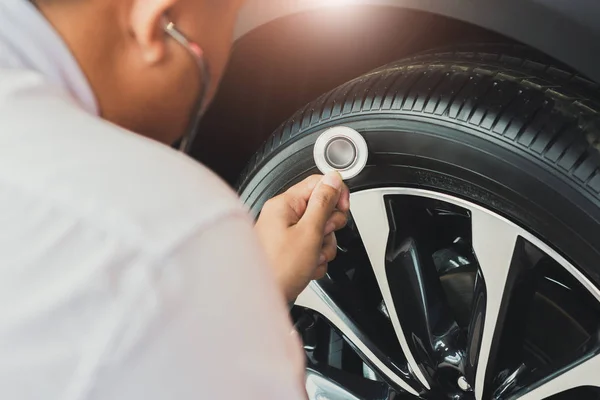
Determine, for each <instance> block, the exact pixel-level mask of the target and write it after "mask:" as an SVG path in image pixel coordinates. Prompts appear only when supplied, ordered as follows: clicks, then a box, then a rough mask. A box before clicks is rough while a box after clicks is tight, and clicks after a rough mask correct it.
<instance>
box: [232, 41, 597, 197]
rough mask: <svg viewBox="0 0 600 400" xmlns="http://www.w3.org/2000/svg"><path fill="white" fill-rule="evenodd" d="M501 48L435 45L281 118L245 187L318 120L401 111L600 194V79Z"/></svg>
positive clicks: (525, 52)
mask: <svg viewBox="0 0 600 400" xmlns="http://www.w3.org/2000/svg"><path fill="white" fill-rule="evenodd" d="M500 49H501V50H502V51H503V52H500V53H497V51H498V49H496V48H494V47H493V46H492V48H491V49H490V48H489V47H486V46H483V47H478V48H476V50H470V51H466V50H465V51H463V50H461V49H458V50H455V51H445V52H440V51H437V52H436V51H432V52H427V53H424V54H419V55H416V56H413V57H410V58H407V59H404V60H401V61H398V62H395V63H392V64H389V65H386V66H383V67H381V68H378V69H376V70H374V71H372V72H370V73H368V74H366V75H364V76H362V77H360V78H357V79H354V80H352V81H350V82H347V83H345V84H343V85H341V86H339V87H338V88H336V89H334V90H332V91H330V92H329V93H327V94H324V95H323V96H321V97H319V98H318V99H317V100H315V101H313V102H311V103H309V104H307V105H306V106H305V107H304V108H302V109H300V110H299V111H298V112H297V113H296V114H295V115H294V116H292V117H291V118H290V119H289V120H288V121H285V122H284V123H283V124H281V126H280V127H279V128H278V129H277V130H276V131H275V133H274V134H273V136H272V137H271V138H270V139H269V140H268V141H267V142H266V143H265V145H264V146H263V147H262V148H261V149H260V150H259V151H258V152H257V154H256V155H255V156H254V157H252V159H251V160H250V163H249V164H248V166H247V167H246V169H245V170H244V172H243V173H242V176H241V177H240V180H239V181H238V185H237V187H238V188H243V187H244V186H245V185H246V184H247V182H248V181H249V179H250V178H251V177H252V176H253V175H254V174H255V172H256V171H257V170H258V169H260V168H261V167H262V165H263V164H264V163H265V162H266V161H268V159H269V155H271V154H273V153H274V152H277V151H278V149H279V148H280V147H282V146H287V145H289V144H291V143H292V142H293V141H295V140H296V139H297V138H298V137H299V136H301V135H302V133H303V132H304V131H306V130H307V129H309V128H310V127H312V126H314V125H316V124H320V123H322V122H323V121H327V120H336V119H342V118H346V117H348V116H350V115H354V114H358V113H361V114H368V113H373V114H374V113H377V114H380V113H382V112H386V111H388V110H389V111H392V110H394V111H395V112H396V113H401V114H403V113H407V114H418V115H423V116H426V117H428V118H434V119H438V120H443V121H452V122H454V123H458V124H461V125H465V126H469V127H471V128H476V129H478V130H480V131H481V132H484V133H485V134H488V135H492V136H496V137H500V138H502V139H503V140H504V141H505V142H506V143H508V144H509V145H512V146H514V147H516V148H518V149H522V150H523V149H524V150H526V151H527V152H528V153H529V154H530V155H532V156H534V157H537V158H539V159H540V160H542V161H543V162H544V163H545V164H546V165H548V166H549V167H550V168H553V169H555V170H556V171H559V172H560V173H561V174H563V175H566V176H567V177H568V178H569V179H571V180H572V181H573V182H576V184H577V185H579V186H581V187H583V188H584V189H585V190H586V191H587V192H589V193H592V194H593V195H594V196H596V197H598V195H599V194H600V174H599V173H598V172H599V167H600V152H599V151H600V134H599V131H600V119H599V115H600V113H599V111H600V106H599V104H600V101H599V100H600V98H599V96H598V85H597V84H596V83H594V82H592V81H590V80H588V79H586V78H585V77H582V76H579V75H577V74H575V73H573V72H571V71H569V70H568V69H567V68H566V67H564V66H560V65H556V64H555V63H554V62H552V60H548V59H546V58H545V56H541V55H537V54H534V56H531V54H532V53H531V50H527V49H523V48H520V47H519V48H517V49H516V51H515V48H513V47H512V46H510V48H507V47H506V46H500ZM515 53H516V54H515ZM519 54H523V55H519Z"/></svg>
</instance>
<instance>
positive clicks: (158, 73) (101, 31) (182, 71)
mask: <svg viewBox="0 0 600 400" xmlns="http://www.w3.org/2000/svg"><path fill="white" fill-rule="evenodd" d="M242 2H243V0H36V1H35V3H36V5H37V6H38V8H39V9H40V11H41V12H42V13H43V14H44V15H45V16H46V18H47V19H48V20H49V21H50V23H51V24H52V25H53V26H54V27H55V29H56V30H57V31H58V32H59V34H60V35H61V36H62V37H63V39H64V40H65V42H66V43H67V45H68V46H69V47H70V49H71V51H72V52H73V54H74V55H75V58H76V59H77V61H78V62H79V64H80V65H81V67H82V69H83V72H84V73H85V75H86V76H87V78H88V80H89V82H90V84H91V86H92V89H93V90H94V93H95V94H96V98H97V100H98V103H99V106H100V111H101V114H102V116H103V117H104V118H106V119H107V120H109V121H111V122H114V123H116V124H118V125H120V126H122V127H125V128H127V129H130V130H132V131H134V132H137V133H140V134H142V135H144V136H148V137H151V138H153V139H156V140H159V141H161V142H164V143H171V142H173V141H175V140H177V139H179V138H180V137H181V135H182V134H183V133H184V132H185V128H186V127H187V126H188V124H189V122H190V118H191V117H192V113H193V108H194V105H195V103H196V101H197V98H198V93H199V92H200V88H201V85H202V79H203V77H202V76H201V73H200V70H199V68H198V65H197V63H196V62H195V60H194V59H193V57H192V55H191V54H190V52H189V51H188V50H187V49H186V48H185V47H184V46H182V45H181V44H179V43H178V42H176V41H175V40H173V39H172V38H170V37H169V36H168V35H166V34H165V31H164V27H163V23H164V18H165V17H166V18H168V20H170V21H172V22H173V23H175V24H176V26H177V27H178V29H179V30H181V31H182V32H184V33H185V34H186V36H187V37H188V38H189V39H190V40H192V41H194V42H195V43H197V44H198V45H199V46H200V48H202V50H203V52H204V57H205V60H206V62H207V63H208V65H209V67H210V71H211V80H210V82H211V84H210V87H209V88H208V98H209V99H211V98H212V97H213V96H214V93H215V91H216V89H217V86H218V83H219V81H220V79H221V77H222V74H223V71H224V69H225V66H226V64H227V60H228V57H229V51H230V48H231V42H232V34H233V27H234V24H235V20H236V16H237V11H238V9H239V7H240V6H241V4H242Z"/></svg>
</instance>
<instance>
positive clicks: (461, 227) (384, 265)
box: [295, 188, 600, 400]
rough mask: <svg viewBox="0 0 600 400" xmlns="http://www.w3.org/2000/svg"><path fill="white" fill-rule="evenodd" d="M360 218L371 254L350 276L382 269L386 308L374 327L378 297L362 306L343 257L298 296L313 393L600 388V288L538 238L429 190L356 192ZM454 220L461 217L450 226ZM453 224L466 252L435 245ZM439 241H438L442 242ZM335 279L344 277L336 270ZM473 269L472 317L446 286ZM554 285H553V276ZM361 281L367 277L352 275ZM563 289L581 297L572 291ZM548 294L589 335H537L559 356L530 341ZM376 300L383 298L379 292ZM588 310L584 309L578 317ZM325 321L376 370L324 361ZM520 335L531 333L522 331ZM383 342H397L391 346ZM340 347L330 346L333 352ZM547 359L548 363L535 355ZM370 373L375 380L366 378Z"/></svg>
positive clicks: (402, 394)
mask: <svg viewBox="0 0 600 400" xmlns="http://www.w3.org/2000/svg"><path fill="white" fill-rule="evenodd" d="M421 205H422V207H423V210H421V209H420V208H419V207H421ZM406 210H412V211H410V212H409V211H406ZM413 211H414V212H413ZM351 213H352V217H353V224H352V225H353V226H351V227H350V228H348V229H349V230H351V231H352V232H354V233H355V234H357V235H358V236H359V238H360V241H361V242H362V246H364V252H365V254H366V257H367V258H366V259H365V260H364V262H363V263H362V264H360V263H358V264H360V265H358V266H357V267H354V270H352V271H354V272H352V271H350V272H352V273H353V274H354V275H353V276H356V274H357V273H358V272H356V271H357V270H356V268H361V269H360V271H361V273H363V272H364V273H365V274H368V277H370V276H373V279H374V282H375V283H376V285H375V284H374V285H372V287H373V288H375V289H374V290H373V291H372V292H373V293H375V292H376V290H379V296H380V298H381V304H380V306H379V307H377V309H378V310H379V312H380V314H381V315H384V316H385V318H382V317H381V315H379V316H378V317H377V318H378V319H377V323H374V322H373V321H374V320H373V319H371V317H370V316H372V315H373V314H374V313H375V314H377V312H374V311H373V308H372V307H371V308H369V306H368V303H369V302H368V301H365V302H364V304H363V303H361V301H362V300H361V299H358V300H357V299H356V298H357V297H365V298H366V295H365V296H358V295H359V294H361V293H358V292H359V291H360V290H359V291H357V290H350V291H348V290H345V289H342V288H343V287H344V285H346V283H347V282H346V277H347V276H349V274H350V272H349V271H344V272H343V273H342V272H341V269H338V267H339V266H338V265H337V264H335V263H333V264H332V265H331V266H330V273H329V274H328V277H327V278H326V279H324V280H322V281H320V282H313V283H311V284H310V285H309V287H308V288H307V289H306V290H305V291H304V292H303V293H302V294H301V295H300V296H299V297H298V299H297V301H296V306H298V307H296V310H295V311H297V312H296V314H295V315H296V316H300V318H299V321H298V324H297V326H298V328H299V331H300V332H301V334H303V336H304V338H305V348H307V352H308V353H309V354H308V355H309V357H308V364H309V365H308V373H307V390H308V393H309V397H310V398H311V399H319V400H325V399H330V400H335V399H338V398H339V399H353V398H370V399H391V398H396V399H397V398H415V397H424V398H452V399H478V400H479V399H484V398H498V399H517V398H518V399H526V400H533V399H545V398H549V397H551V396H553V395H556V394H558V393H562V392H565V391H567V390H569V389H571V388H578V387H597V386H599V385H600V380H599V379H598V378H597V376H598V375H597V371H598V369H600V355H599V354H600V340H599V338H600V335H599V331H598V325H599V322H598V321H599V320H600V319H599V318H600V311H599V310H600V307H599V306H598V305H599V304H600V290H598V288H597V287H596V286H595V285H594V284H593V283H592V282H591V281H590V280H589V279H587V278H586V277H585V276H584V275H583V274H582V273H581V272H580V271H579V270H577V269H576V268H575V267H574V266H573V265H571V264H570V263H569V262H568V261H567V260H566V259H564V258H563V257H562V256H560V255H559V254H558V253H556V252H555V251H554V250H553V249H552V248H550V247H549V246H547V245H546V244H544V243H543V242H542V241H541V240H539V239H537V238H536V237H535V236H534V235H532V234H530V233H529V232H527V231H526V230H524V229H522V228H520V227H519V226H517V225H516V224H514V223H512V222H510V221H508V220H507V219H505V218H503V217H501V216H499V215H498V214H495V213H493V212H491V211H489V210H487V209H485V208H482V207H480V206H478V205H475V204H473V203H470V202H468V201H464V200H462V199H459V198H456V197H452V196H449V195H445V194H441V193H436V192H431V191H425V190H419V189H410V188H378V189H371V190H366V191H361V192H356V193H353V194H352V195H351ZM432 213H434V214H435V215H434V214H432ZM421 215H423V216H424V217H423V218H424V219H423V221H424V220H425V219H427V218H428V217H427V215H431V218H430V219H427V221H428V222H426V223H425V222H423V224H422V227H420V226H419V225H420V220H419V218H422V217H421ZM444 218H448V219H446V220H444ZM434 220H435V221H437V222H435V223H434V222H432V221H434ZM450 220H452V221H453V222H452V224H450V223H448V224H447V221H450ZM440 221H446V222H443V223H442V224H440ZM466 221H468V223H467V222H466ZM436 224H437V225H436ZM446 224H447V225H448V226H450V227H451V228H446ZM453 229H455V230H458V231H460V232H458V233H460V234H461V236H457V237H456V239H455V241H454V243H453V245H452V246H454V245H456V246H455V247H460V248H461V249H463V250H464V249H467V250H464V251H465V252H464V253H463V254H459V252H453V251H450V250H448V249H447V248H444V249H441V250H440V249H437V247H436V246H437V245H439V243H443V242H444V241H445V240H446V237H448V238H450V237H452V236H453V235H454V234H455V232H452V230H453ZM469 235H470V237H469ZM431 237H435V238H436V239H435V240H433V241H434V242H436V244H435V245H434V244H432V243H431V242H432V240H430V239H429V238H431ZM340 239H343V238H340ZM343 241H344V240H340V242H342V245H343ZM463 242H465V243H466V244H465V243H463ZM444 243H445V242H444ZM453 248H454V247H453ZM432 251H434V252H433V253H432ZM440 254H441V255H440ZM365 263H366V264H369V265H364V264H365ZM444 263H445V264H444ZM364 268H370V269H371V271H368V272H366V270H365V269H364ZM557 268H560V269H561V271H562V272H560V271H558V269H557ZM563 272H566V273H567V275H568V276H567V275H565V276H564V282H568V283H567V284H565V283H564V282H563V275H562V273H563ZM334 274H336V275H338V276H339V277H340V279H337V278H335V277H332V275H334ZM461 274H463V275H461ZM555 274H558V275H555ZM366 276H367V275H366ZM467 276H469V277H470V276H474V278H473V283H472V286H470V284H469V283H467V284H466V287H467V288H469V290H471V291H472V293H470V296H471V297H470V300H469V301H464V302H463V303H464V304H470V306H469V310H468V313H466V312H464V308H465V307H464V304H462V303H461V304H462V305H463V306H462V307H461V306H456V304H453V303H457V304H458V303H460V301H455V300H456V299H455V300H452V299H453V298H454V296H453V294H454V293H453V292H452V291H450V292H449V291H448V290H447V289H446V287H447V286H445V285H447V284H448V282H451V283H452V284H453V285H456V282H462V281H467V282H470V281H469V280H468V279H467V280H465V277H467ZM556 276H560V278H556V279H555V277H556ZM553 277H554V278H553ZM342 278H343V279H342ZM356 279H358V278H356ZM452 279H454V280H452ZM552 281H554V283H553V284H552V285H551V286H549V285H548V284H547V282H552ZM540 282H541V283H540ZM355 284H357V285H361V284H362V283H361V282H360V281H359V282H358V283H355V282H352V285H355ZM559 285H562V286H563V287H564V288H566V289H564V290H568V292H569V293H570V294H571V297H568V296H566V297H564V296H563V293H562V292H560V290H563V289H559ZM464 286H465V285H463V286H461V288H462V287H464ZM555 286H556V287H555ZM348 287H352V288H354V289H355V288H356V287H362V286H348ZM365 287H366V286H365ZM542 289H543V290H544V291H542ZM461 290H462V289H461ZM531 290H533V292H532V293H530V292H531ZM546 290H548V291H547V292H546ZM365 291H367V290H366V289H365ZM464 292H465V290H462V291H461V292H460V293H461V296H462V293H464ZM548 293H550V294H551V295H549V294H548ZM561 296H563V297H564V299H563V297H561ZM545 297H548V298H549V299H550V300H549V301H548V302H547V303H548V304H553V305H556V310H557V312H560V313H559V314H558V315H559V317H560V316H561V315H563V314H565V318H566V319H565V320H566V321H572V324H573V329H574V331H578V332H579V331H581V332H579V335H574V336H573V335H571V336H569V335H568V334H565V340H567V341H570V342H573V343H572V344H573V346H575V345H576V347H577V348H576V349H575V350H573V349H570V348H569V346H568V345H565V346H556V343H559V342H557V340H560V338H559V337H558V336H559V335H558V334H554V333H549V334H548V335H547V336H548V338H544V334H541V335H540V334H539V332H538V333H535V334H534V333H532V334H531V336H532V337H542V340H540V342H542V343H546V342H548V343H549V345H548V346H549V349H550V351H549V352H552V350H551V349H552V348H553V347H559V348H561V349H562V348H563V347H564V349H565V351H563V352H562V353H561V352H554V353H556V354H553V357H554V356H556V357H554V358H556V359H554V358H552V357H549V356H547V355H546V354H545V353H544V350H543V349H541V350H540V349H538V348H539V347H540V345H539V344H538V343H531V342H532V339H531V338H530V337H529V336H528V335H529V333H528V332H529V329H530V328H529V325H530V324H531V323H530V322H528V320H531V319H532V318H531V315H530V314H528V313H531V312H539V310H538V309H537V308H536V306H537V305H538V300H539V299H538V298H545ZM374 298H375V299H378V298H379V297H377V295H376V294H375V297H374ZM457 298H459V299H460V298H461V297H460V296H457ZM556 299H559V300H556ZM572 299H575V300H572ZM563 300H564V302H565V305H563V304H561V301H563ZM544 301H545V300H544ZM576 301H581V303H577V304H576ZM371 303H373V302H371ZM375 303H376V301H375V302H374V303H373V304H375ZM567 303H568V307H574V310H578V309H579V311H576V312H574V314H577V315H576V316H573V315H571V314H570V313H569V312H568V311H565V310H568V307H567ZM592 303H593V304H592ZM541 304H546V303H545V302H543V303H541ZM552 307H554V306H552ZM520 308H523V311H521V310H520ZM525 309H526V310H528V311H527V312H525ZM541 309H542V310H544V309H545V308H541ZM550 309H551V310H554V309H553V308H550ZM581 309H586V312H585V313H582V314H581V315H579V312H580V311H581ZM587 309H590V311H589V313H588V312H587ZM298 310H300V311H299V312H298ZM515 310H516V311H515ZM532 310H533V311H532ZM462 314H465V315H467V318H462V320H464V321H462V322H460V321H459V320H460V319H461V318H458V316H459V315H462ZM542 314H543V313H542ZM315 315H317V319H315V317H314V316H315ZM549 315H554V314H552V313H550V314H549ZM534 316H535V314H534ZM567 317H568V318H567ZM385 319H387V320H388V322H385V321H384V320H385ZM317 320H318V321H319V323H322V321H326V323H327V325H328V326H331V327H333V328H335V329H334V330H335V331H336V332H338V333H339V334H340V336H343V337H344V339H345V340H344V343H345V345H348V346H350V347H351V348H352V349H353V351H354V352H355V353H356V354H357V355H358V356H359V357H360V359H361V361H362V362H363V365H364V368H366V370H365V371H366V372H365V373H364V374H363V376H362V377H360V376H358V377H357V376H355V375H352V374H348V373H346V372H345V371H344V369H343V368H335V367H331V366H330V365H328V364H327V363H323V362H322V361H319V360H317V359H316V356H315V355H314V354H316V353H315V345H316V344H318V343H319V341H318V340H316V341H315V340H312V339H310V338H309V339H307V335H308V336H309V337H310V336H311V334H312V332H313V331H312V330H315V329H316V328H315V326H316V325H315V321H317ZM533 320H536V318H535V317H534V318H533ZM382 321H383V322H382ZM557 321H559V320H558V319H557ZM538 325H539V324H538ZM547 325H548V326H547V327H544V326H542V328H544V329H549V331H548V332H551V330H552V329H554V330H557V329H558V328H559V327H558V326H552V322H550V323H549V324H547ZM566 325H568V324H566ZM566 325H564V326H566ZM570 327H571V326H570V325H569V328H570ZM565 329H566V328H565ZM513 331H514V332H522V333H523V334H522V335H515V334H514V332H513ZM374 332H375V333H374ZM565 332H567V331H565ZM332 335H333V334H332ZM386 335H387V336H386ZM520 336H522V339H521V338H517V337H520ZM382 337H387V342H385V343H384V341H383V339H381V338H382ZM575 337H576V338H577V340H575V339H573V338H575ZM393 339H395V340H396V343H395V344H394V343H393V341H394V340H393ZM579 339H581V340H583V342H582V343H579V342H578V340H579ZM521 341H522V342H523V343H522V344H519V343H520V342H521ZM515 344H518V345H515ZM331 346H332V343H329V351H330V353H329V355H331V354H332V353H331ZM335 346H339V342H336V344H335ZM521 347H522V348H529V347H531V348H533V349H535V350H531V352H532V354H535V353H536V352H539V353H540V354H542V355H540V356H539V357H538V356H530V355H529V350H527V351H524V350H521ZM542 347H543V346H542ZM507 349H508V351H506V350H507ZM386 350H387V351H386ZM509 353H510V354H509ZM513 353H514V354H513ZM546 353H548V351H546ZM559 353H560V354H559ZM336 354H337V353H336ZM341 354H343V353H341ZM522 355H523V360H520V359H519V357H521V356H522ZM538 358H539V359H540V360H542V361H539V362H537V361H536V360H537V359H538ZM531 360H533V361H531ZM538 364H539V365H538ZM375 371H376V372H375ZM369 374H372V375H373V376H377V378H375V379H373V378H371V379H367V378H366V377H367V376H369Z"/></svg>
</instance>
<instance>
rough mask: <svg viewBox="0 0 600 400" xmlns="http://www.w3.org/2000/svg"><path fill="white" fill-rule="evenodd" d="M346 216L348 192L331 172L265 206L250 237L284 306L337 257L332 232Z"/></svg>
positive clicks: (318, 277)
mask: <svg viewBox="0 0 600 400" xmlns="http://www.w3.org/2000/svg"><path fill="white" fill-rule="evenodd" d="M349 210H350V192H349V190H348V188H347V187H346V185H345V184H344V183H343V181H342V178H341V176H340V174H338V173H337V172H332V173H329V174H327V175H325V176H320V175H313V176H311V177H310V178H307V179H306V180H304V181H302V182H300V183H299V184H297V185H295V186H293V187H292V188H290V189H289V190H288V191H287V192H285V193H283V194H281V195H279V196H277V197H275V198H273V199H271V200H269V201H268V202H267V203H266V204H265V206H264V207H263V210H262V212H261V214H260V217H259V219H258V222H257V223H256V232H257V233H258V236H259V239H260V241H261V243H262V245H263V247H264V249H265V251H266V253H267V257H268V258H269V261H270V263H271V265H272V267H273V268H274V271H275V276H276V278H277V281H278V282H279V284H280V286H281V288H282V290H283V291H284V294H285V296H286V298H287V300H288V301H293V300H294V299H295V298H296V297H297V296H298V295H299V294H300V293H301V292H302V291H303V290H304V288H306V286H307V285H308V284H309V283H310V281H311V280H314V279H321V278H322V277H323V276H325V273H326V272H327V264H328V263H329V262H330V261H332V260H333V259H334V258H335V256H336V254H337V240H336V238H335V233H334V232H335V231H337V230H339V229H341V228H343V227H344V226H345V225H346V221H347V215H348V211H349Z"/></svg>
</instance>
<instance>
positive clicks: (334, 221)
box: [324, 211, 348, 236]
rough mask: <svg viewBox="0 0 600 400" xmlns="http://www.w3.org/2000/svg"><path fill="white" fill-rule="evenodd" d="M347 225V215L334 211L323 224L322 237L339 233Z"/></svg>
mask: <svg viewBox="0 0 600 400" xmlns="http://www.w3.org/2000/svg"><path fill="white" fill-rule="evenodd" d="M347 223H348V215H347V214H346V213H345V212H341V211H334V212H333V214H331V217H329V219H328V220H327V223H326V224H325V232H324V236H327V235H329V234H330V233H332V232H335V231H339V230H340V229H342V228H343V227H345V226H346V224H347Z"/></svg>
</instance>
